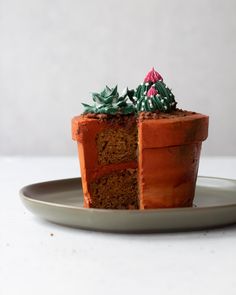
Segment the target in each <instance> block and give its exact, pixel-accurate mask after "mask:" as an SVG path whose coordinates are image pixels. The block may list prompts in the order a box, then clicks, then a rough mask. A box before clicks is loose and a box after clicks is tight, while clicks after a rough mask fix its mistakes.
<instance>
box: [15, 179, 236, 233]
mask: <svg viewBox="0 0 236 295" xmlns="http://www.w3.org/2000/svg"><path fill="white" fill-rule="evenodd" d="M20 196H21V199H22V201H23V203H24V205H25V206H26V208H28V209H29V210H30V211H31V212H33V213H34V214H35V215H37V216H39V217H41V218H44V219H46V220H49V221H52V222H54V223H57V224H61V225H66V226H71V227H78V228H82V229H88V230H96V231H109V232H125V233H137V232H140V233H141V232H170V231H173V232H174V231H187V230H200V229H207V228H213V227H219V226H225V225H229V224H233V223H236V180H231V179H223V178H213V177H198V179H197V186H196V194H195V199H194V206H193V207H191V208H173V209H148V210H110V209H93V208H89V209H88V208H83V192H82V187H81V179H80V178H71V179H62V180H54V181H48V182H42V183H35V184H31V185H28V186H25V187H23V188H22V189H21V190H20Z"/></svg>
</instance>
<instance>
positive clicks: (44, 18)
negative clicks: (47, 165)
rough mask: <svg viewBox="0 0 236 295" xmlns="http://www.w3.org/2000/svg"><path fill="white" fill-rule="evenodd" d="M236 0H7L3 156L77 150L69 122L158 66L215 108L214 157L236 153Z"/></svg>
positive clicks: (191, 105) (175, 86)
mask: <svg viewBox="0 0 236 295" xmlns="http://www.w3.org/2000/svg"><path fill="white" fill-rule="evenodd" d="M235 15H236V1H234V0H225V1H222V0H218V1H216V0H198V1H196V0H178V1H174V0H173V1H170V0H164V1H160V0H159V1H158V0H139V1H138V0H127V1H121V0H100V1H95V0H94V1H92V0H86V1H84V0H83V1H79V0H57V1H56V0H54V1H52V0H50V1H48V0H40V1H39V0H38V1H37V0H36V1H31V0H21V1H18V0H0V154H2V155H72V154H75V153H76V146H75V143H74V142H72V140H71V135H70V120H71V118H72V116H74V115H76V114H79V113H80V112H81V111H82V106H81V102H87V103H89V102H90V101H91V99H90V92H91V91H99V90H101V89H102V88H103V86H104V85H105V84H108V85H110V86H113V85H115V84H117V83H118V85H119V88H120V90H122V88H123V87H124V86H126V85H128V86H129V87H135V86H137V84H138V83H140V82H142V80H143V78H144V76H145V74H146V72H147V71H148V70H149V69H150V68H151V67H152V66H153V65H154V66H155V67H156V69H157V70H158V71H160V73H161V74H162V76H163V77H164V80H165V81H166V82H167V84H168V86H170V87H171V88H172V90H173V92H174V94H175V95H176V99H177V101H178V106H179V107H181V108H185V109H189V110H194V111H198V112H201V113H205V114H209V115H210V134H209V138H208V141H207V142H205V144H204V148H203V154H205V155H236V148H235V147H236V132H235V129H234V127H235V126H236V115H235V110H236V95H235V93H236V89H235V69H236V58H235V57H236V17H235Z"/></svg>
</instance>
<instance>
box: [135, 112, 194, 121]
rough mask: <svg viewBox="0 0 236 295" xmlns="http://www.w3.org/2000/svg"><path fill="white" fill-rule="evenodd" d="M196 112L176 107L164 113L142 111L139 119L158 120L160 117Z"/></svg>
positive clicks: (171, 117)
mask: <svg viewBox="0 0 236 295" xmlns="http://www.w3.org/2000/svg"><path fill="white" fill-rule="evenodd" d="M193 114H196V112H191V111H186V110H181V109H176V110H174V111H172V112H170V113H163V112H159V111H157V112H141V113H139V116H138V121H143V120H158V119H173V118H176V117H186V116H189V115H193Z"/></svg>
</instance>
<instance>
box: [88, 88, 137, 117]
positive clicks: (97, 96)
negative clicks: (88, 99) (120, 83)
mask: <svg viewBox="0 0 236 295" xmlns="http://www.w3.org/2000/svg"><path fill="white" fill-rule="evenodd" d="M132 96H133V91H132V90H129V89H128V88H126V89H125V91H124V92H123V94H122V95H121V96H120V95H119V93H118V90H117V86H115V87H114V88H109V87H108V86H106V87H105V89H104V90H103V91H102V92H101V93H92V98H93V101H94V105H88V104H85V103H83V106H84V108H85V110H84V113H95V114H110V115H114V114H117V113H120V114H124V115H127V114H132V113H134V112H135V106H134V104H132V103H128V102H127V100H128V99H129V98H130V99H132Z"/></svg>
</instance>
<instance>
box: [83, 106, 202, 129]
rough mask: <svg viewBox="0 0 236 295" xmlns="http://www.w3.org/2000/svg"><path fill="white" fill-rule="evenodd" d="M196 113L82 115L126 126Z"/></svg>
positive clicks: (180, 111) (182, 111)
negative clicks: (135, 122) (134, 121)
mask: <svg viewBox="0 0 236 295" xmlns="http://www.w3.org/2000/svg"><path fill="white" fill-rule="evenodd" d="M194 114H196V112H191V111H186V110H182V109H175V110H173V111H171V112H169V113H164V112H160V111H156V112H140V113H139V114H138V115H122V114H115V115H110V114H93V113H86V114H82V115H81V117H83V118H89V119H98V120H101V121H108V122H110V123H111V124H113V123H116V124H119V125H126V124H127V123H128V122H132V121H133V120H137V121H143V120H155V119H156V120H158V119H170V118H171V119H172V118H175V117H186V116H189V115H194Z"/></svg>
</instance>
